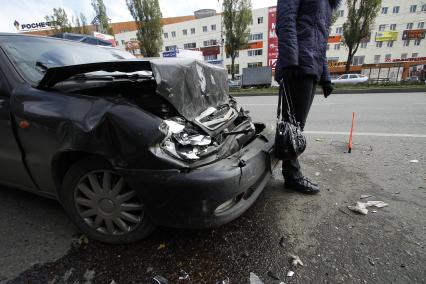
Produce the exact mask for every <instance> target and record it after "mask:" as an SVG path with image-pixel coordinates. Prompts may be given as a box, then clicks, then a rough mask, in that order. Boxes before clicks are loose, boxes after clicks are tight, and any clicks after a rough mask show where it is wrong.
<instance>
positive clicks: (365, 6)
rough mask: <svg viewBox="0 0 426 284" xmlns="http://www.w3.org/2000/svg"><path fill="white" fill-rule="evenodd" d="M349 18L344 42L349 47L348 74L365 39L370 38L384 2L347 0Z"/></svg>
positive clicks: (379, 0) (345, 27) (380, 0)
mask: <svg viewBox="0 0 426 284" xmlns="http://www.w3.org/2000/svg"><path fill="white" fill-rule="evenodd" d="M346 5H347V7H348V18H347V20H346V22H345V23H344V24H343V42H344V44H345V45H346V46H347V47H348V60H347V62H346V71H345V72H346V73H348V72H349V71H350V68H351V64H352V60H353V58H354V55H355V54H356V52H357V51H358V47H359V45H360V43H361V41H362V40H363V39H366V38H368V37H369V36H370V33H371V30H372V28H373V24H374V21H375V19H376V17H377V14H378V13H379V10H380V7H381V5H382V0H347V2H346Z"/></svg>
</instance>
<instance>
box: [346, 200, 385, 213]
mask: <svg viewBox="0 0 426 284" xmlns="http://www.w3.org/2000/svg"><path fill="white" fill-rule="evenodd" d="M388 205H389V204H387V203H385V202H383V201H367V202H359V201H358V202H357V203H356V205H355V206H348V209H349V210H351V211H353V212H357V213H360V214H363V215H367V214H368V209H367V208H368V207H372V206H374V207H377V208H383V207H386V206H388Z"/></svg>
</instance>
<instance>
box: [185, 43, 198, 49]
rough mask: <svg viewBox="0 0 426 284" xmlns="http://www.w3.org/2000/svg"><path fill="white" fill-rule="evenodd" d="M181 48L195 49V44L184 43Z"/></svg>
mask: <svg viewBox="0 0 426 284" xmlns="http://www.w3.org/2000/svg"><path fill="white" fill-rule="evenodd" d="M183 48H184V49H191V48H197V43H195V42H190V43H185V44H184V45H183Z"/></svg>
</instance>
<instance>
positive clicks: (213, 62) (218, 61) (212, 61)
mask: <svg viewBox="0 0 426 284" xmlns="http://www.w3.org/2000/svg"><path fill="white" fill-rule="evenodd" d="M207 63H210V64H213V65H223V61H222V60H211V61H207Z"/></svg>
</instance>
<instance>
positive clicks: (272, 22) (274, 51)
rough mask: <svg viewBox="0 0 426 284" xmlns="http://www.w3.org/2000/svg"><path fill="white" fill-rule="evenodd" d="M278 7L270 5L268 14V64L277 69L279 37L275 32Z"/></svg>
mask: <svg viewBox="0 0 426 284" xmlns="http://www.w3.org/2000/svg"><path fill="white" fill-rule="evenodd" d="M276 22H277V7H269V16H268V66H271V67H272V70H275V66H276V65H277V59H278V37H277V34H276V32H275V26H276Z"/></svg>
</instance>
